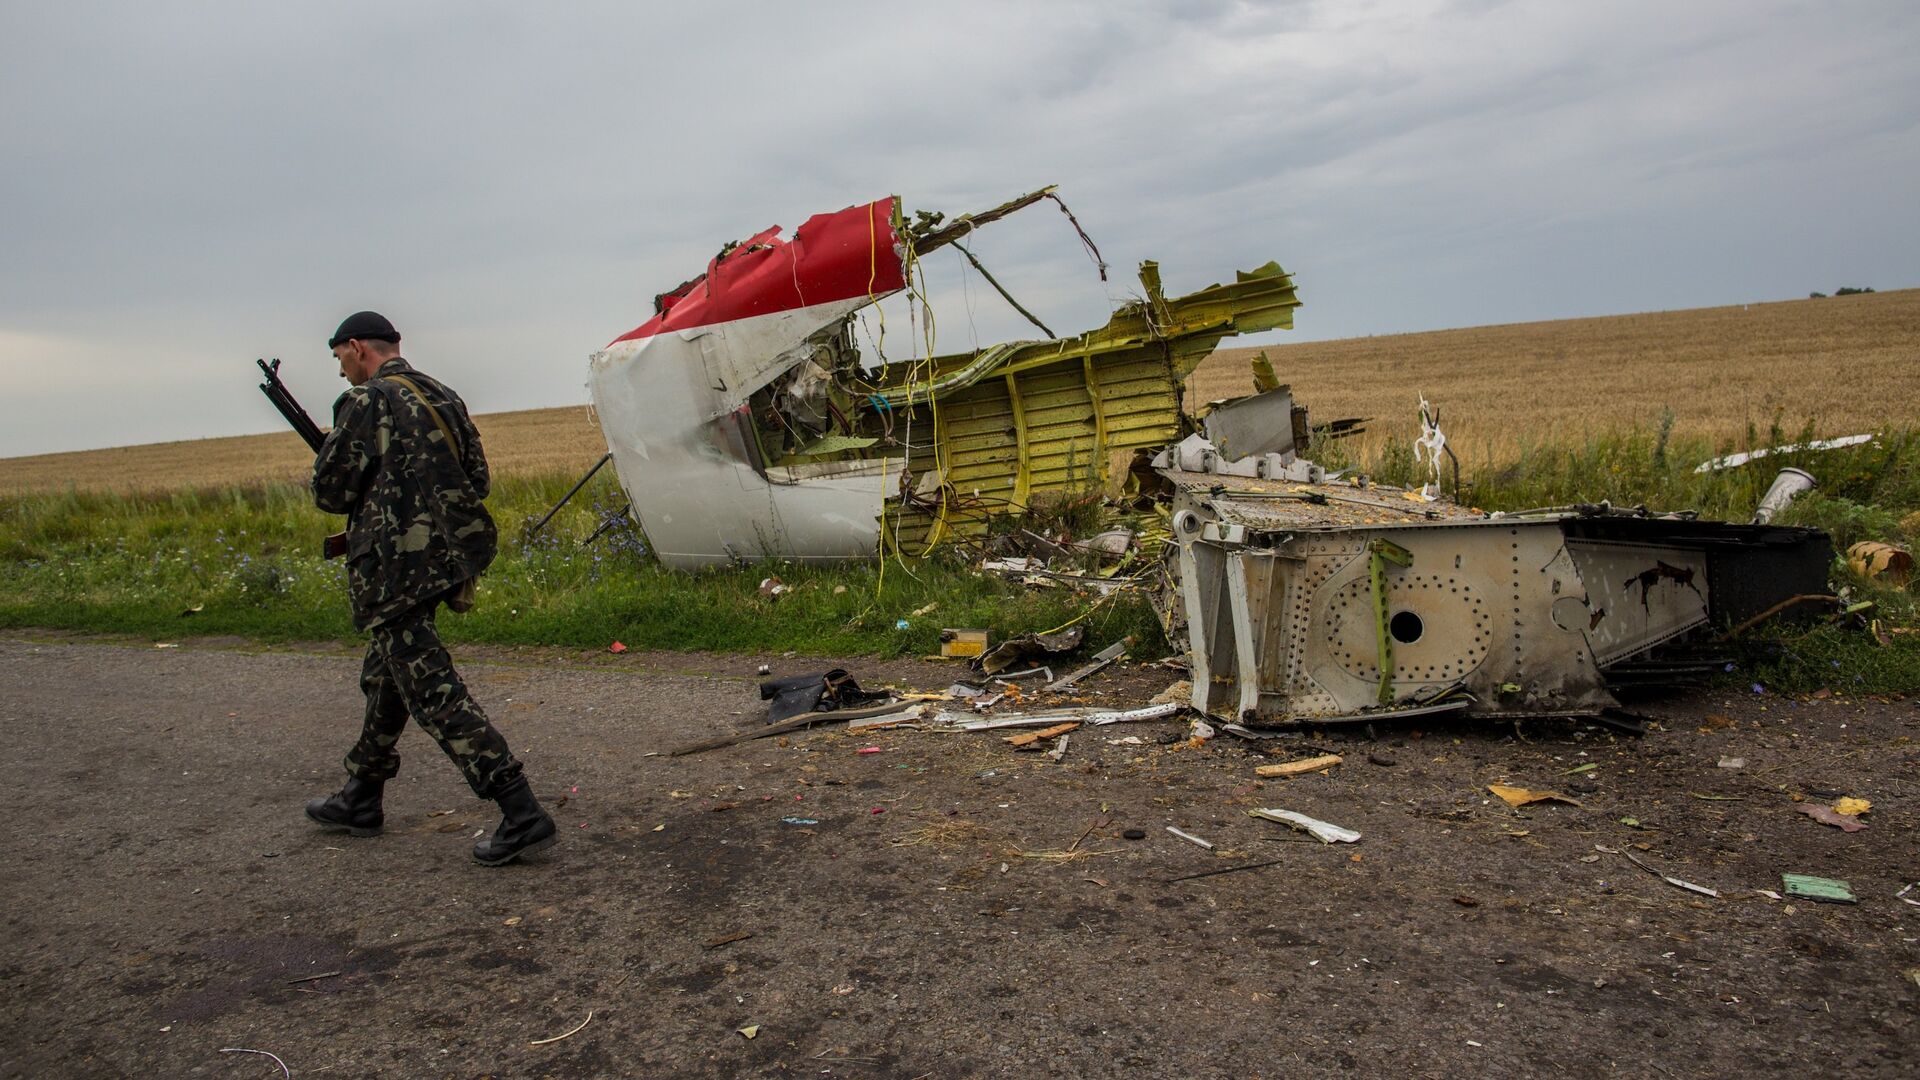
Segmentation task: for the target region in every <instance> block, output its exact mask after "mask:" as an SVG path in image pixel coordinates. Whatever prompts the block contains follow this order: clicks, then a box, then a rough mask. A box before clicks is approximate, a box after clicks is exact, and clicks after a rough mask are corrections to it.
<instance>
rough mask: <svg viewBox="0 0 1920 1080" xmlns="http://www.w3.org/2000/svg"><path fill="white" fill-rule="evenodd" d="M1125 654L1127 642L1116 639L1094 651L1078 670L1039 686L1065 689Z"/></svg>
mask: <svg viewBox="0 0 1920 1080" xmlns="http://www.w3.org/2000/svg"><path fill="white" fill-rule="evenodd" d="M1125 655H1127V643H1126V642H1124V641H1116V642H1114V643H1113V644H1111V645H1109V646H1107V647H1106V648H1104V649H1101V650H1100V651H1099V652H1097V653H1094V654H1093V660H1092V662H1090V663H1088V664H1087V665H1085V666H1084V667H1081V668H1079V669H1078V670H1076V671H1074V672H1072V673H1071V674H1068V675H1065V676H1063V677H1061V678H1059V679H1055V680H1054V681H1052V682H1050V683H1048V684H1047V685H1046V686H1044V687H1041V689H1043V690H1066V689H1068V688H1070V687H1072V686H1073V685H1074V684H1075V683H1078V682H1079V681H1080V680H1082V679H1085V678H1087V677H1089V676H1091V675H1093V674H1095V673H1097V672H1099V671H1102V670H1104V669H1105V668H1106V667H1107V665H1109V664H1112V663H1113V662H1114V661H1116V660H1119V659H1120V658H1121V657H1123V656H1125Z"/></svg>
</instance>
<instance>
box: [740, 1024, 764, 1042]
mask: <svg viewBox="0 0 1920 1080" xmlns="http://www.w3.org/2000/svg"><path fill="white" fill-rule="evenodd" d="M739 1031H740V1034H742V1035H745V1036H746V1037H747V1038H749V1039H756V1038H759V1036H760V1025H759V1024H748V1025H747V1026H746V1027H743V1028H740V1029H739Z"/></svg>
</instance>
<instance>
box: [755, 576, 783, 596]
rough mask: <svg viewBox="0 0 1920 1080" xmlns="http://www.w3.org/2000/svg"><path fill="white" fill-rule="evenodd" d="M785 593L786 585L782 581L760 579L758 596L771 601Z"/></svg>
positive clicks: (770, 578)
mask: <svg viewBox="0 0 1920 1080" xmlns="http://www.w3.org/2000/svg"><path fill="white" fill-rule="evenodd" d="M786 591H787V583H786V582H784V581H781V580H780V579H779V578H777V577H768V578H761V579H760V595H761V596H764V597H766V598H767V599H769V600H772V599H774V598H775V597H777V596H780V595H782V594H783V593H785V592H786Z"/></svg>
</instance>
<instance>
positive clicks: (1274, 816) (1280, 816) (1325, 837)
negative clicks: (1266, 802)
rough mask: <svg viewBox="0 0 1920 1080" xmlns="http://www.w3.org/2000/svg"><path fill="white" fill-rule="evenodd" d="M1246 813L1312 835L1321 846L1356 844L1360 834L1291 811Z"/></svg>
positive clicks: (1267, 810) (1269, 810) (1277, 810)
mask: <svg viewBox="0 0 1920 1080" xmlns="http://www.w3.org/2000/svg"><path fill="white" fill-rule="evenodd" d="M1247 813H1248V815H1250V816H1252V817H1257V818H1264V819H1266V820H1268V821H1277V822H1279V823H1280V824H1282V825H1291V826H1293V827H1294V828H1296V829H1299V830H1301V831H1303V832H1307V833H1310V834H1312V835H1313V838H1314V839H1316V840H1318V841H1320V842H1321V843H1323V844H1352V843H1357V842H1358V841H1359V839H1360V834H1359V833H1357V832H1355V831H1353V830H1352V829H1347V828H1342V827H1341V826H1339V825H1335V824H1333V823H1332V822H1327V821H1321V820H1320V819H1318V818H1310V817H1308V816H1307V815H1305V814H1298V813H1295V812H1293V811H1292V810H1279V809H1256V810H1249V811H1247Z"/></svg>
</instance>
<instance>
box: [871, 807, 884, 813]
mask: <svg viewBox="0 0 1920 1080" xmlns="http://www.w3.org/2000/svg"><path fill="white" fill-rule="evenodd" d="M870 812H871V813H875V814H884V813H886V812H887V808H886V807H884V806H876V807H874V808H873V810H872V811H870Z"/></svg>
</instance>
